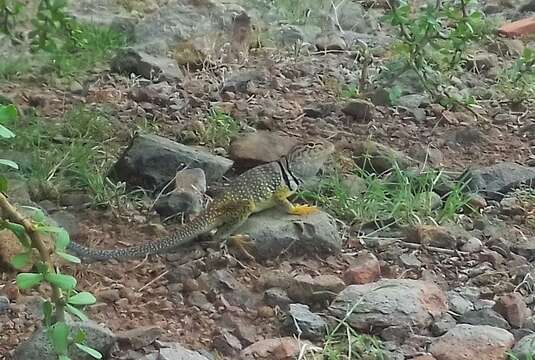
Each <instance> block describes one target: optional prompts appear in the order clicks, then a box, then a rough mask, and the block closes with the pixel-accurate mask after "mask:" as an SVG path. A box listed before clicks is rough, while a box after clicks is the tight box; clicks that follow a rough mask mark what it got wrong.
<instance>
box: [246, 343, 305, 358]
mask: <svg viewBox="0 0 535 360" xmlns="http://www.w3.org/2000/svg"><path fill="white" fill-rule="evenodd" d="M299 342H300V343H301V344H302V345H305V344H310V342H308V341H303V340H301V341H298V340H297V339H294V338H292V337H283V338H280V339H265V340H260V341H257V342H255V343H254V344H252V345H250V346H248V347H246V348H245V349H243V351H242V352H241V353H240V359H241V360H253V359H270V360H274V359H276V360H289V359H292V358H294V357H295V356H296V355H297V354H298V353H299V349H300V347H299Z"/></svg>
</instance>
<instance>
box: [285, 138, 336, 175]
mask: <svg viewBox="0 0 535 360" xmlns="http://www.w3.org/2000/svg"><path fill="white" fill-rule="evenodd" d="M333 152H334V145H333V144H332V143H330V142H328V141H325V140H310V141H305V142H303V143H300V144H297V145H295V146H294V147H293V148H292V149H291V150H290V152H289V153H288V155H287V157H286V159H287V160H288V168H289V170H290V171H291V172H292V174H293V175H295V176H296V177H298V178H300V179H303V180H304V179H306V178H309V177H313V176H315V175H316V174H317V173H318V171H319V170H320V169H321V168H322V167H323V164H324V163H325V161H326V160H327V159H328V158H329V156H331V154H332V153H333Z"/></svg>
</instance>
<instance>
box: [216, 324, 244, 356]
mask: <svg viewBox="0 0 535 360" xmlns="http://www.w3.org/2000/svg"><path fill="white" fill-rule="evenodd" d="M218 333H219V334H218V335H216V337H215V338H214V341H213V344H214V347H215V348H216V349H217V350H218V351H219V352H221V353H222V354H224V355H229V356H231V355H235V354H236V353H238V352H240V351H241V350H242V344H241V342H240V340H238V338H237V337H236V336H234V335H233V334H232V333H231V332H230V331H228V330H227V329H219V330H218Z"/></svg>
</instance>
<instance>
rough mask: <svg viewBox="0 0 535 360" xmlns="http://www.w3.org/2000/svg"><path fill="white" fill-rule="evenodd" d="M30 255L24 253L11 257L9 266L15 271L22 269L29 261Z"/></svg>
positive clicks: (29, 252)
mask: <svg viewBox="0 0 535 360" xmlns="http://www.w3.org/2000/svg"><path fill="white" fill-rule="evenodd" d="M31 254H32V253H31V251H26V252H23V253H20V254H17V255H15V256H13V258H12V259H11V261H10V263H11V266H13V267H14V268H15V269H17V270H20V269H22V268H23V267H24V266H25V265H26V264H27V263H28V260H30V256H31Z"/></svg>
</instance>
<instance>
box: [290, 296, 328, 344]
mask: <svg viewBox="0 0 535 360" xmlns="http://www.w3.org/2000/svg"><path fill="white" fill-rule="evenodd" d="M286 326H287V327H288V328H289V329H290V331H292V332H293V333H294V334H301V337H302V338H303V339H309V340H318V339H322V338H323V337H324V336H325V333H326V331H327V323H326V322H325V320H323V319H322V317H321V316H319V315H317V314H314V313H312V312H311V311H310V309H309V307H308V305H303V304H290V309H289V311H288V319H287V322H286Z"/></svg>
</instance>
